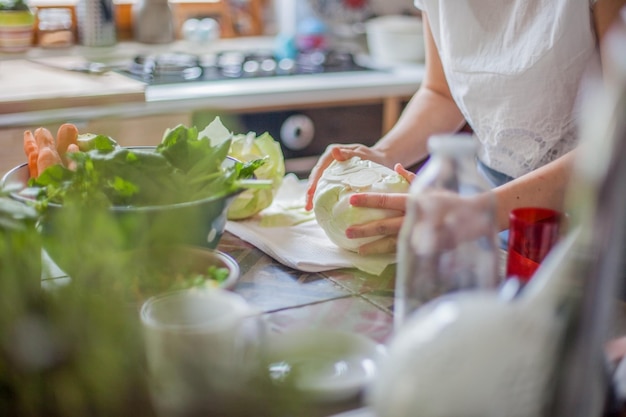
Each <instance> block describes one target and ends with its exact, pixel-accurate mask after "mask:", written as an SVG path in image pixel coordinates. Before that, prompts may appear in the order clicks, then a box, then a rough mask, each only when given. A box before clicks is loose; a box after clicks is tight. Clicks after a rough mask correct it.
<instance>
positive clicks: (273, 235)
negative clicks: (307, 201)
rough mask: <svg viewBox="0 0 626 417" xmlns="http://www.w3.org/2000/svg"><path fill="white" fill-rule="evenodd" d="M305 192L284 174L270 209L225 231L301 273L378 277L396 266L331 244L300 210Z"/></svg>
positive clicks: (231, 224) (393, 259)
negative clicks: (356, 272) (350, 271)
mask: <svg viewBox="0 0 626 417" xmlns="http://www.w3.org/2000/svg"><path fill="white" fill-rule="evenodd" d="M305 191H306V182H305V181H300V180H298V178H297V177H296V176H295V175H293V174H288V175H287V176H285V179H284V180H283V184H282V185H281V188H280V190H279V191H278V193H277V195H276V197H275V198H274V201H273V202H272V205H271V206H270V207H268V208H266V209H265V210H262V211H261V212H260V213H259V214H258V215H256V216H254V217H253V218H251V219H249V220H242V221H228V222H227V223H226V230H227V231H228V232H230V233H232V234H234V235H235V236H237V237H239V238H240V239H243V240H245V241H246V242H249V243H251V244H253V245H254V246H256V247H257V248H259V249H260V250H261V251H263V252H265V253H266V254H268V255H269V256H271V257H272V258H274V259H276V260H277V261H278V262H280V263H282V264H283V265H287V266H289V267H291V268H294V269H297V270H300V271H304V272H321V271H330V270H333V269H338V268H358V269H360V270H362V271H364V272H367V273H370V274H373V275H380V274H381V273H382V272H383V271H384V270H385V268H386V267H387V266H388V265H391V264H393V263H395V262H396V257H395V254H386V255H376V256H361V255H359V254H357V253H354V252H350V251H347V250H344V249H341V248H339V247H338V246H337V245H335V244H334V243H332V242H331V241H330V239H328V237H327V236H326V233H324V231H323V230H322V228H321V227H320V226H319V225H318V224H317V221H315V217H314V215H313V214H312V213H311V212H306V211H305V210H304V194H305Z"/></svg>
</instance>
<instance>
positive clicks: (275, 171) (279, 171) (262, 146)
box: [200, 117, 285, 220]
mask: <svg viewBox="0 0 626 417" xmlns="http://www.w3.org/2000/svg"><path fill="white" fill-rule="evenodd" d="M200 135H201V136H206V137H209V138H210V139H211V141H212V143H213V145H215V142H221V141H225V140H228V139H231V140H232V142H231V145H230V150H229V152H228V155H229V156H231V157H233V158H236V159H238V160H240V161H242V162H249V161H253V160H256V159H265V163H264V164H263V165H262V166H260V167H259V168H257V169H256V170H255V171H254V175H255V176H256V178H257V179H260V180H271V181H272V187H270V188H249V189H246V190H245V191H244V192H242V193H241V194H239V195H238V196H237V197H236V198H235V200H234V201H233V202H232V203H231V205H230V206H229V208H228V213H227V217H228V219H229V220H241V219H245V218H248V217H251V216H254V215H255V214H257V213H258V212H260V211H261V210H263V209H264V208H267V207H269V205H270V204H272V201H273V200H274V196H275V195H276V192H277V191H278V188H280V185H281V184H282V181H283V177H284V176H285V157H284V156H283V151H282V149H281V147H280V143H278V142H277V141H275V140H274V138H273V137H272V136H271V135H270V134H269V133H267V132H266V133H264V134H262V135H260V136H256V134H255V133H254V132H250V133H248V134H246V135H243V134H237V135H233V134H232V133H231V132H230V131H229V130H228V129H226V127H224V125H223V124H222V122H221V120H220V118H219V117H216V118H215V120H213V121H212V122H211V123H209V125H208V126H207V127H206V128H205V129H204V130H203V131H202V132H201V133H200Z"/></svg>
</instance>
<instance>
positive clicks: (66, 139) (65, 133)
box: [57, 123, 78, 159]
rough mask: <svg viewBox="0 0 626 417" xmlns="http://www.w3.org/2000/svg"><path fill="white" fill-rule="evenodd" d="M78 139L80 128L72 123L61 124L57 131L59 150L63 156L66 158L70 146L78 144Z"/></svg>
mask: <svg viewBox="0 0 626 417" xmlns="http://www.w3.org/2000/svg"><path fill="white" fill-rule="evenodd" d="M77 139H78V129H77V128H76V126H75V125H73V124H71V123H65V124H62V125H61V126H59V130H58V131H57V152H58V153H59V155H60V156H61V158H63V159H65V158H64V156H65V152H67V149H68V146H70V145H71V144H76V141H77Z"/></svg>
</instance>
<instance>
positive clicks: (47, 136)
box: [35, 127, 56, 152]
mask: <svg viewBox="0 0 626 417" xmlns="http://www.w3.org/2000/svg"><path fill="white" fill-rule="evenodd" d="M35 141H36V142H37V146H38V147H39V152H41V150H42V149H43V148H45V147H46V146H48V147H50V148H53V149H55V150H56V141H55V140H54V136H52V133H50V131H49V130H48V129H46V128H45V127H38V128H37V129H36V130H35Z"/></svg>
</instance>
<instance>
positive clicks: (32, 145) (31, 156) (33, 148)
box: [24, 130, 39, 178]
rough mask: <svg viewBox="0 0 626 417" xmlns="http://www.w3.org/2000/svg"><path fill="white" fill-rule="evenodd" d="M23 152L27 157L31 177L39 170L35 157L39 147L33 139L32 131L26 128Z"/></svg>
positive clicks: (35, 175)
mask: <svg viewBox="0 0 626 417" xmlns="http://www.w3.org/2000/svg"><path fill="white" fill-rule="evenodd" d="M24 153H25V154H26V157H27V158H28V172H29V174H30V176H31V177H33V178H35V177H37V174H38V173H39V171H38V170H37V158H38V157H39V147H38V146H37V142H36V141H35V136H33V132H31V131H30V130H27V131H25V132H24Z"/></svg>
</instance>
